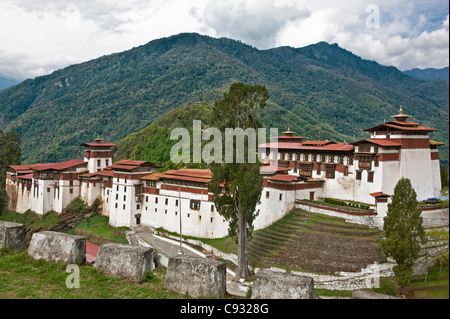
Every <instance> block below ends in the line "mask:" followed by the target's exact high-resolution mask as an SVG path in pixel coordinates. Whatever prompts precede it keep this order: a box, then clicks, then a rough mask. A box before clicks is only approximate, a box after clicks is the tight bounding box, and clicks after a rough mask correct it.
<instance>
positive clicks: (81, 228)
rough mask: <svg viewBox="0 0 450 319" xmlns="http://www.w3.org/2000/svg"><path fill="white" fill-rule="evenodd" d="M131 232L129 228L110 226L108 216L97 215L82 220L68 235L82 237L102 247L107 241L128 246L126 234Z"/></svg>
mask: <svg viewBox="0 0 450 319" xmlns="http://www.w3.org/2000/svg"><path fill="white" fill-rule="evenodd" d="M127 230H130V228H128V227H116V228H115V227H112V226H110V225H109V218H108V217H106V216H101V215H95V216H93V217H91V218H89V219H88V220H82V221H81V222H79V223H78V224H76V225H75V227H74V228H72V229H71V230H70V231H69V232H68V233H70V234H74V235H81V236H84V237H86V240H87V241H89V242H90V243H92V244H94V245H101V244H104V243H105V242H107V241H114V242H119V243H122V244H128V241H127V238H126V236H125V232H126V231H127Z"/></svg>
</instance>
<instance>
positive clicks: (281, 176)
mask: <svg viewBox="0 0 450 319" xmlns="http://www.w3.org/2000/svg"><path fill="white" fill-rule="evenodd" d="M299 177H300V176H299V175H286V174H277V175H275V176H272V177H269V178H268V179H269V180H271V181H282V182H292V181H294V180H296V179H298V178H299Z"/></svg>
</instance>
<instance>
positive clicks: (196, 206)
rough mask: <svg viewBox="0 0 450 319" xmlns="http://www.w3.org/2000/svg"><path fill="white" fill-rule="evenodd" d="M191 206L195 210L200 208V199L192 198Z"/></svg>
mask: <svg viewBox="0 0 450 319" xmlns="http://www.w3.org/2000/svg"><path fill="white" fill-rule="evenodd" d="M190 208H191V209H194V210H200V200H198V199H191V203H190Z"/></svg>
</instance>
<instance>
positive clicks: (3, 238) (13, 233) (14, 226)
mask: <svg viewBox="0 0 450 319" xmlns="http://www.w3.org/2000/svg"><path fill="white" fill-rule="evenodd" d="M26 235H27V234H26V229H25V225H23V224H18V223H12V222H4V221H0V248H3V247H5V248H8V249H11V250H19V251H20V250H25V249H26V245H27V241H26Z"/></svg>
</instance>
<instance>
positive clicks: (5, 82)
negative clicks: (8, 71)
mask: <svg viewBox="0 0 450 319" xmlns="http://www.w3.org/2000/svg"><path fill="white" fill-rule="evenodd" d="M18 83H20V82H19V81H17V80H14V79H8V78H5V77H2V76H0V90H3V89H6V88H9V87H10V86H13V85H16V84H18Z"/></svg>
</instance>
